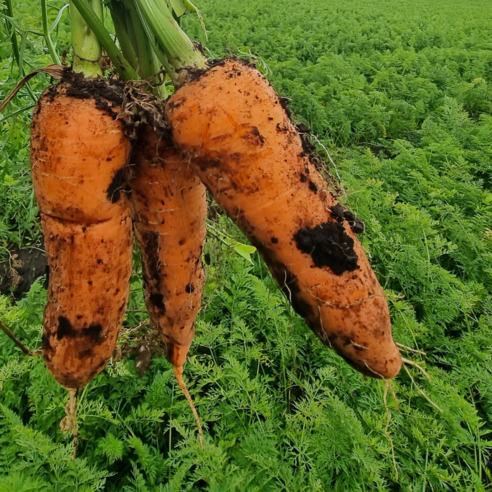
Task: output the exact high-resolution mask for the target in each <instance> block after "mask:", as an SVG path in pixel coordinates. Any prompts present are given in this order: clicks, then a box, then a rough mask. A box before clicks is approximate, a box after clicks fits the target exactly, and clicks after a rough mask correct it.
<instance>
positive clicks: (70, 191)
mask: <svg viewBox="0 0 492 492" xmlns="http://www.w3.org/2000/svg"><path fill="white" fill-rule="evenodd" d="M66 75H67V80H65V81H64V82H62V83H60V84H58V85H56V86H53V87H51V88H49V89H47V90H46V91H45V92H44V93H43V94H42V96H41V97H40V99H39V100H38V103H37V105H36V108H35V110H34V116H33V122H32V130H31V169H32V177H33V182H34V190H35V194H36V200H37V203H38V206H39V209H40V214H41V222H42V226H43V233H44V237H45V245H46V253H47V256H48V265H49V272H50V275H49V287H48V304H47V306H46V309H45V313H44V331H43V356H44V358H45V361H46V364H47V366H48V369H49V370H50V372H51V373H52V374H53V376H54V377H55V378H56V380H57V381H58V382H59V383H60V384H61V385H63V386H65V387H67V388H79V387H81V386H83V385H85V384H86V383H87V382H88V381H90V380H91V379H92V378H93V377H94V376H96V375H97V374H98V373H99V372H101V371H102V369H103V368H104V366H105V365H106V363H107V361H108V360H109V358H110V356H111V354H112V353H113V350H114V348H115V345H116V340H117V336H118V332H119V329H120V326H121V323H122V320H123V316H124V313H125V308H126V304H127V300H128V295H129V278H130V274H131V268H132V232H131V217H130V207H129V204H128V200H127V197H126V194H125V193H124V191H123V190H122V185H123V176H124V169H123V168H124V167H125V165H126V163H127V160H128V157H129V154H130V143H129V141H128V139H127V138H126V137H125V135H124V133H123V129H122V125H121V122H120V121H118V120H115V116H116V115H117V113H118V111H119V108H118V104H120V103H121V96H120V95H119V94H120V91H121V87H116V89H115V88H114V87H112V86H111V85H110V84H109V83H107V82H106V81H104V80H102V79H84V78H83V76H82V74H73V73H69V72H67V74H66Z"/></svg>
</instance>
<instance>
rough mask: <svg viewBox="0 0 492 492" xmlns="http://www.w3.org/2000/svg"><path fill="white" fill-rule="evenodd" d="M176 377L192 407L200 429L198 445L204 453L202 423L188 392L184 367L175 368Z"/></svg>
mask: <svg viewBox="0 0 492 492" xmlns="http://www.w3.org/2000/svg"><path fill="white" fill-rule="evenodd" d="M174 376H175V377H176V381H177V382H178V384H179V387H180V388H181V391H183V393H184V395H185V397H186V399H187V400H188V404H189V405H190V408H191V411H192V412H193V416H194V417H195V421H196V425H197V427H198V443H199V444H200V448H201V449H202V451H204V450H205V446H204V445H203V430H202V423H201V422H200V417H199V416H198V412H197V411H196V408H195V404H194V403H193V400H192V398H191V395H190V393H189V392H188V388H187V387H186V383H185V382H184V379H183V366H174Z"/></svg>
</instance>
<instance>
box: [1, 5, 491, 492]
mask: <svg viewBox="0 0 492 492" xmlns="http://www.w3.org/2000/svg"><path fill="white" fill-rule="evenodd" d="M47 4H48V14H49V15H48V17H49V19H48V21H49V27H51V28H52V29H51V31H50V35H51V37H52V39H53V42H54V45H55V49H56V51H57V52H58V54H59V55H60V56H61V55H62V53H63V52H64V50H66V52H67V53H66V60H67V63H71V59H72V58H71V52H70V30H69V15H68V11H69V9H68V8H66V5H65V0H48V2H47ZM196 5H197V7H198V8H199V9H200V10H201V12H202V15H203V21H204V25H205V28H206V32H204V30H203V29H202V26H201V23H200V21H199V19H198V18H197V17H196V16H192V15H189V16H186V17H185V18H184V19H183V20H182V22H181V25H182V27H183V29H184V30H185V31H186V32H187V33H188V35H189V36H190V37H191V38H192V39H196V40H199V41H200V42H201V43H202V44H203V45H204V47H205V50H206V52H207V53H208V55H209V56H211V57H213V58H222V57H224V56H230V55H236V56H238V57H241V58H245V59H248V60H250V61H252V62H254V63H256V66H257V68H258V69H259V70H260V71H261V72H262V73H263V74H264V75H265V76H266V77H267V78H268V80H269V81H271V83H272V85H273V86H274V88H275V89H276V90H277V91H278V92H279V94H280V95H281V96H282V97H284V98H286V99H285V101H286V102H287V104H288V107H289V108H290V110H291V112H292V119H293V121H294V122H295V123H297V124H304V125H307V126H308V127H309V128H310V129H311V132H312V134H313V138H312V142H313V144H315V146H316V150H317V152H318V154H319V156H320V157H321V158H322V159H323V161H324V162H325V169H324V173H325V175H326V176H328V173H330V174H331V175H332V176H333V179H332V183H333V186H334V187H336V188H337V189H338V199H339V201H340V202H341V203H342V204H343V205H344V206H345V207H347V208H348V209H349V210H350V211H352V212H353V213H355V214H356V215H357V216H358V217H359V218H360V219H361V220H363V221H364V223H365V231H364V232H363V233H362V234H360V235H359V238H360V240H361V241H362V244H363V246H364V248H365V251H366V254H367V256H368V258H369V260H370V262H371V264H372V266H373V268H374V270H375V272H376V275H377V277H378V279H379V281H380V283H381V285H382V287H383V288H384V291H385V294H386V296H387V299H388V303H389V306H390V311H391V319H392V324H393V335H394V338H395V341H396V342H397V343H398V344H399V346H400V349H401V351H402V355H403V357H404V358H405V360H406V363H405V366H404V368H403V369H402V371H401V373H400V374H399V376H398V377H397V378H396V379H394V380H393V382H392V389H391V388H390V389H389V390H388V388H387V387H385V384H384V382H382V381H380V380H375V379H370V378H365V377H364V376H362V375H361V374H359V373H358V372H356V371H355V370H354V369H352V368H351V367H350V366H349V365H348V364H347V363H346V362H345V361H344V360H343V359H342V358H340V357H339V356H338V355H336V354H335V352H333V351H331V350H329V349H328V348H327V347H325V346H324V345H322V343H321V342H320V341H319V340H318V339H317V338H316V336H315V335H314V334H313V333H312V332H311V330H310V329H309V328H308V327H307V325H306V324H305V322H304V320H303V319H302V318H301V317H299V316H298V315H297V314H295V312H294V310H293V309H292V307H291V306H290V304H289V302H288V299H287V298H286V297H285V295H284V294H283V293H282V291H281V290H280V289H279V288H278V286H277V285H276V284H275V282H274V280H273V279H272V276H271V274H270V272H269V271H268V268H267V267H266V265H265V264H264V263H263V262H262V260H261V259H260V257H259V254H258V252H256V250H255V249H254V248H253V247H252V246H251V245H250V244H249V243H248V241H247V239H246V238H245V237H244V235H243V234H242V233H241V232H240V231H239V229H238V228H237V227H236V226H235V225H234V223H233V222H232V221H231V220H230V219H229V218H227V216H226V215H223V214H222V212H221V211H220V209H219V208H218V207H217V205H216V204H214V203H213V202H212V200H211V199H210V197H209V211H208V219H207V227H208V234H207V243H206V247H205V251H204V256H203V259H204V263H205V273H206V284H205V296H204V301H203V305H202V309H201V312H200V314H199V319H198V322H197V327H196V330H197V334H196V337H195V340H194V342H193V344H192V347H191V350H190V354H189V357H188V362H187V363H186V366H185V372H184V375H185V378H186V380H187V382H188V386H189V391H190V394H191V396H192V398H193V400H194V402H195V405H196V408H197V410H198V413H199V415H200V418H201V420H202V424H203V427H204V442H205V449H204V450H203V451H202V450H201V449H200V446H199V444H198V440H197V435H196V424H195V421H194V418H193V414H192V413H191V410H190V408H189V406H188V403H187V401H186V399H185V398H184V396H183V394H182V393H181V391H180V389H179V387H178V385H177V384H176V382H175V380H174V377H173V369H172V366H171V364H170V363H169V362H168V361H167V360H166V359H165V357H164V349H163V346H162V343H161V342H160V339H159V335H157V334H156V333H155V331H154V330H153V329H152V327H151V325H150V322H149V319H148V314H147V311H146V308H145V303H144V297H143V293H142V285H143V283H142V264H141V259H140V254H139V252H138V251H135V252H134V255H133V272H132V277H131V292H130V301H129V306H128V311H127V315H126V317H125V320H124V324H123V329H122V332H121V334H120V339H119V342H118V347H117V349H116V351H115V354H114V356H113V358H112V360H111V361H110V362H109V364H108V366H107V367H106V369H105V370H104V371H103V372H102V373H101V374H100V375H99V376H97V377H96V378H95V379H94V380H92V381H91V382H90V383H89V384H88V385H87V386H85V387H84V389H83V390H82V392H81V393H80V395H79V403H78V404H79V406H78V410H77V419H78V426H79V440H80V443H79V450H78V455H77V458H76V459H75V460H74V461H72V459H71V457H72V446H73V442H72V435H71V433H70V432H68V433H63V432H62V431H61V429H60V421H61V420H62V419H63V418H64V416H65V406H66V405H67V402H68V393H67V391H66V390H65V389H64V388H62V387H60V386H59V385H58V383H57V382H56V381H55V380H54V379H53V377H52V376H51V375H50V373H49V372H48V370H47V369H46V367H45V363H44V361H43V358H42V357H30V356H27V355H25V354H24V353H23V352H22V351H21V350H19V348H17V347H16V345H14V343H12V341H11V340H10V339H9V338H8V337H7V336H5V335H4V334H3V333H2V332H0V492H28V491H33V490H36V491H46V492H51V491H57V492H62V491H67V492H68V491H70V492H72V491H78V492H90V491H97V490H101V491H108V492H116V491H118V492H120V491H124V492H130V491H139V492H171V491H174V492H181V491H193V492H195V491H210V492H229V491H230V492H234V491H237V492H250V491H251V492H253V491H258V492H260V491H261V492H270V491H271V492H273V491H286V492H294V491H330V490H334V491H347V492H348V491H388V492H389V491H391V492H393V491H407V492H430V491H434V492H438V491H463V492H464V491H486V490H492V485H491V484H492V461H491V459H492V456H491V453H492V5H491V3H490V2H489V1H486V0H432V1H431V0H407V1H403V0H366V1H362V0H331V1H327V0H312V1H310V2H301V1H299V0H273V1H272V0H270V1H267V0H255V1H251V2H250V1H239V0H197V2H196ZM1 7H3V10H1V12H2V17H1V19H0V100H3V99H4V98H5V97H6V96H7V94H8V93H9V92H10V90H11V89H12V88H13V87H14V86H15V84H16V83H17V82H18V81H19V80H20V79H21V77H22V74H23V73H28V72H30V71H32V70H34V69H37V68H41V67H44V66H46V65H48V64H50V63H52V61H51V58H50V54H49V52H48V48H47V45H46V42H45V37H44V36H43V32H42V31H43V29H42V23H41V13H40V10H39V2H38V1H37V0H21V1H15V2H12V1H11V0H1V2H0V8H1ZM10 7H12V12H10V11H9V8H10ZM38 10H39V12H38ZM11 14H13V16H12V15H11ZM105 23H106V26H107V27H108V29H112V24H111V18H110V17H109V16H107V18H106V19H105ZM14 33H15V46H14V43H13V35H14ZM49 82H50V81H49V78H48V77H47V76H45V75H38V76H37V77H36V78H33V79H31V81H30V83H29V85H27V86H25V87H24V88H22V89H21V91H20V92H19V94H18V95H17V96H16V98H15V99H14V100H13V102H12V103H11V104H10V105H9V106H8V108H7V109H6V110H5V111H4V112H3V113H2V115H0V128H1V133H0V292H1V294H0V321H1V322H2V323H3V324H5V325H6V326H8V327H10V328H11V329H12V330H13V331H14V332H15V334H16V335H17V336H18V337H19V338H20V339H21V340H22V341H23V342H24V343H25V344H26V345H27V346H28V347H29V348H30V349H31V350H39V349H40V348H41V334H42V330H43V310H44V306H45V304H46V299H47V290H46V260H45V259H44V244H43V239H42V234H41V225H40V218H39V210H38V207H37V204H36V200H35V198H34V191H33V187H32V181H31V176H30V166H29V133H30V123H31V119H32V111H33V107H34V103H35V100H36V99H37V98H38V97H39V95H40V93H41V92H42V91H43V90H44V88H45V87H47V86H48V85H49ZM489 84H491V85H489Z"/></svg>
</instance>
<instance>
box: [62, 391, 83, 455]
mask: <svg viewBox="0 0 492 492" xmlns="http://www.w3.org/2000/svg"><path fill="white" fill-rule="evenodd" d="M77 391H78V389H77V388H70V389H69V390H68V392H69V394H70V399H69V400H68V402H67V404H66V406H65V417H63V418H62V419H61V421H60V430H61V431H62V432H63V433H64V434H66V433H67V432H68V431H72V436H73V452H72V460H74V459H75V458H76V457H77V448H78V445H79V431H78V429H77Z"/></svg>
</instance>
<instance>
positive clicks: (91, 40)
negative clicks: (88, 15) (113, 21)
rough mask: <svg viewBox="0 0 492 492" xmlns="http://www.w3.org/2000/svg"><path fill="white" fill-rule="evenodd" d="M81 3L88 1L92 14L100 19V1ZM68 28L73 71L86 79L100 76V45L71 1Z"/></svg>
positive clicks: (93, 0)
mask: <svg viewBox="0 0 492 492" xmlns="http://www.w3.org/2000/svg"><path fill="white" fill-rule="evenodd" d="M83 1H84V2H87V1H90V2H91V3H92V9H93V12H94V14H95V15H96V16H97V17H98V18H99V19H101V18H102V5H101V2H100V0H83ZM70 28H71V30H72V47H73V69H74V71H75V72H82V73H83V74H84V75H85V76H86V77H97V76H102V74H103V73H102V69H101V66H100V63H99V62H100V59H101V55H102V50H101V45H100V44H99V41H98V39H97V37H96V36H95V34H94V33H93V32H92V31H91V30H90V28H89V26H88V25H87V23H86V22H85V20H84V18H83V17H82V15H80V12H79V11H78V10H77V8H76V6H75V5H74V2H72V1H71V2H70Z"/></svg>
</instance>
